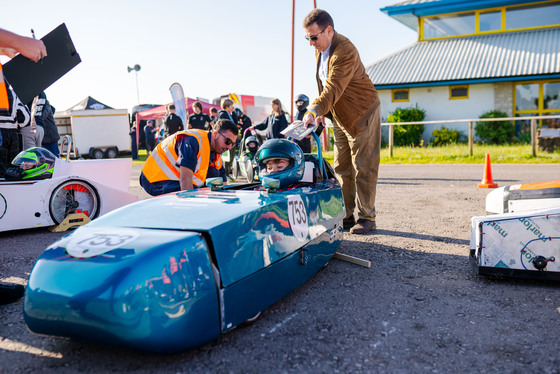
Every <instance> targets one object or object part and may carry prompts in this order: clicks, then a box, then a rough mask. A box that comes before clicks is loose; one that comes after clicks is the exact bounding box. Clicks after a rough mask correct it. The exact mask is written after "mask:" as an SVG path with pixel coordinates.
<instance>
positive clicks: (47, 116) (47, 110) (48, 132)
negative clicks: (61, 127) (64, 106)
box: [33, 92, 60, 157]
mask: <svg viewBox="0 0 560 374" xmlns="http://www.w3.org/2000/svg"><path fill="white" fill-rule="evenodd" d="M55 111H56V108H55V107H54V106H52V105H51V103H50V102H49V100H47V95H45V93H44V92H41V93H40V94H39V97H38V98H37V101H36V102H35V112H34V113H33V115H34V118H35V123H37V126H41V127H43V129H44V131H45V135H44V136H43V142H42V143H41V146H42V147H43V148H46V149H48V150H49V151H51V152H52V154H53V155H55V156H56V157H58V155H59V150H58V140H59V139H60V134H59V133H58V127H56V123H55V122H54V113H55Z"/></svg>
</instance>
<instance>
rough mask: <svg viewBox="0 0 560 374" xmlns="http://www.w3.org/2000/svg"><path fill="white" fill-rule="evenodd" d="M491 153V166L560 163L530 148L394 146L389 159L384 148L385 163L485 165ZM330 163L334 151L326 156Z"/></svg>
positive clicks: (559, 156)
mask: <svg viewBox="0 0 560 374" xmlns="http://www.w3.org/2000/svg"><path fill="white" fill-rule="evenodd" d="M486 153H488V154H490V159H491V161H492V163H503V164H506V163H507V164H510V163H511V164H518V163H524V164H525V163H535V164H542V163H560V151H555V152H554V153H548V152H542V151H539V150H537V157H533V156H532V148H531V145H530V144H529V145H525V144H524V145H479V144H476V145H475V146H474V147H473V155H472V156H469V148H468V145H466V144H452V145H446V146H440V147H395V148H393V157H392V158H390V157H389V148H388V147H385V148H382V149H381V163H382V164H477V163H484V156H485V155H486ZM323 155H324V157H325V159H327V160H328V161H329V162H330V163H331V164H332V161H333V157H334V154H333V152H332V151H329V152H324V153H323Z"/></svg>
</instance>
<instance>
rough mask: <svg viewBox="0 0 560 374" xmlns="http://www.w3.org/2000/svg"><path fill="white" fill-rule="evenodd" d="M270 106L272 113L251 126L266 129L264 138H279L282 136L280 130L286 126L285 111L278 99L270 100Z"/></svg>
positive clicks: (261, 129)
mask: <svg viewBox="0 0 560 374" xmlns="http://www.w3.org/2000/svg"><path fill="white" fill-rule="evenodd" d="M270 106H272V113H270V115H269V116H268V117H266V119H265V120H264V121H263V122H261V123H259V124H258V125H255V126H253V127H252V128H254V129H257V130H260V131H266V139H267V140H268V139H279V138H284V135H282V134H281V133H280V132H281V131H282V130H284V129H285V128H286V127H288V120H287V119H286V112H284V109H282V103H281V102H280V99H274V100H272V101H271V102H270Z"/></svg>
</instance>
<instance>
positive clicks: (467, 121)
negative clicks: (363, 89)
mask: <svg viewBox="0 0 560 374" xmlns="http://www.w3.org/2000/svg"><path fill="white" fill-rule="evenodd" d="M555 118H557V119H560V115H554V116H528V117H504V118H477V119H451V120H440V121H422V122H383V123H382V124H381V126H389V157H390V158H393V148H394V136H393V126H394V125H432V124H444V123H464V124H468V126H469V135H468V144H469V155H470V156H472V155H473V144H474V131H473V123H475V122H497V121H500V122H503V121H512V122H513V121H527V120H530V121H531V147H532V149H533V157H536V156H537V120H543V119H555Z"/></svg>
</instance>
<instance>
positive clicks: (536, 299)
mask: <svg viewBox="0 0 560 374" xmlns="http://www.w3.org/2000/svg"><path fill="white" fill-rule="evenodd" d="M138 169H139V168H138V167H136V166H135V168H134V172H133V176H132V178H131V188H132V190H133V191H134V192H136V193H139V194H142V193H141V191H140V189H139V186H138V183H137V182H136V180H137V175H138ZM492 169H493V170H492V171H493V176H494V181H495V182H496V183H498V184H499V185H500V186H503V185H508V184H515V183H528V182H538V181H546V180H553V179H560V167H559V166H557V165H550V164H549V165H534V164H532V165H504V164H495V165H493V168H492ZM482 172H483V166H482V165H382V166H381V170H380V179H379V184H378V189H377V211H378V216H377V226H378V229H377V230H376V232H374V233H373V234H372V235H365V236H357V235H350V234H348V233H345V234H344V236H345V238H344V239H345V241H344V243H343V244H342V246H341V248H340V250H339V251H340V252H342V253H346V254H349V255H352V256H356V257H360V258H363V259H367V260H370V261H371V263H372V266H371V268H364V267H361V266H358V265H354V264H351V263H347V262H344V261H339V260H332V261H331V262H330V263H329V265H328V266H327V267H326V268H325V269H323V270H322V271H320V272H319V273H318V274H317V275H316V276H315V277H314V278H313V279H312V280H311V281H309V282H308V283H307V284H305V285H304V286H302V287H301V288H299V289H298V290H296V291H295V292H294V293H292V294H291V295H289V296H288V297H286V298H285V299H283V300H281V301H279V302H277V303H276V304H274V305H273V306H271V307H270V308H268V309H266V310H265V311H264V312H263V313H262V315H261V318H260V319H259V320H257V321H256V322H255V323H253V324H251V325H248V326H243V327H240V328H237V329H235V330H233V331H231V332H229V333H227V334H225V335H223V336H222V338H220V339H219V340H218V341H216V342H213V343H211V344H208V345H206V346H204V347H201V348H199V349H197V350H193V351H190V352H185V353H182V354H177V355H172V356H155V355H145V354H140V353H137V352H132V351H128V350H122V349H115V348H110V347H103V346H94V345H89V344H84V343H77V342H72V341H67V340H61V339H54V338H49V337H40V336H35V335H33V334H31V333H29V332H28V331H27V329H26V326H25V323H24V322H23V316H22V311H21V309H22V302H21V301H19V302H17V303H14V304H11V305H5V306H0V372H1V373H27V372H33V373H35V372H41V371H44V372H50V371H54V370H56V371H57V372H63V373H66V372H68V373H74V372H81V373H100V372H125V371H126V372H137V373H149V372H172V373H187V372H188V373H263V372H271V373H338V372H341V373H350V372H351V373H362V372H363V373H452V372H493V373H504V372H506V373H512V372H513V373H527V372H535V373H536V372H539V373H558V372H560V355H559V354H558V352H559V351H560V343H559V340H558V335H557V334H558V331H560V329H559V326H560V314H559V313H560V291H559V288H558V283H555V282H544V281H535V280H520V279H501V278H486V277H478V276H476V275H475V274H474V272H473V269H472V268H471V266H470V264H469V261H468V249H469V238H470V218H471V217H472V216H475V215H484V214H485V212H484V207H485V196H486V194H487V192H488V191H487V190H480V189H477V188H476V186H477V184H478V183H479V182H480V179H481V177H482ZM142 196H145V195H144V194H142ZM61 235H63V234H60V233H51V232H49V231H48V230H44V229H35V230H22V231H17V232H8V233H0V274H2V275H1V276H0V281H3V282H14V283H20V284H25V282H26V280H27V278H28V276H29V272H30V270H31V268H32V266H33V264H34V262H35V260H36V259H37V257H38V256H39V255H40V254H41V252H42V251H43V249H44V248H45V247H46V246H47V245H48V244H50V243H51V242H53V241H54V240H56V239H57V238H58V237H60V236H61Z"/></svg>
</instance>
